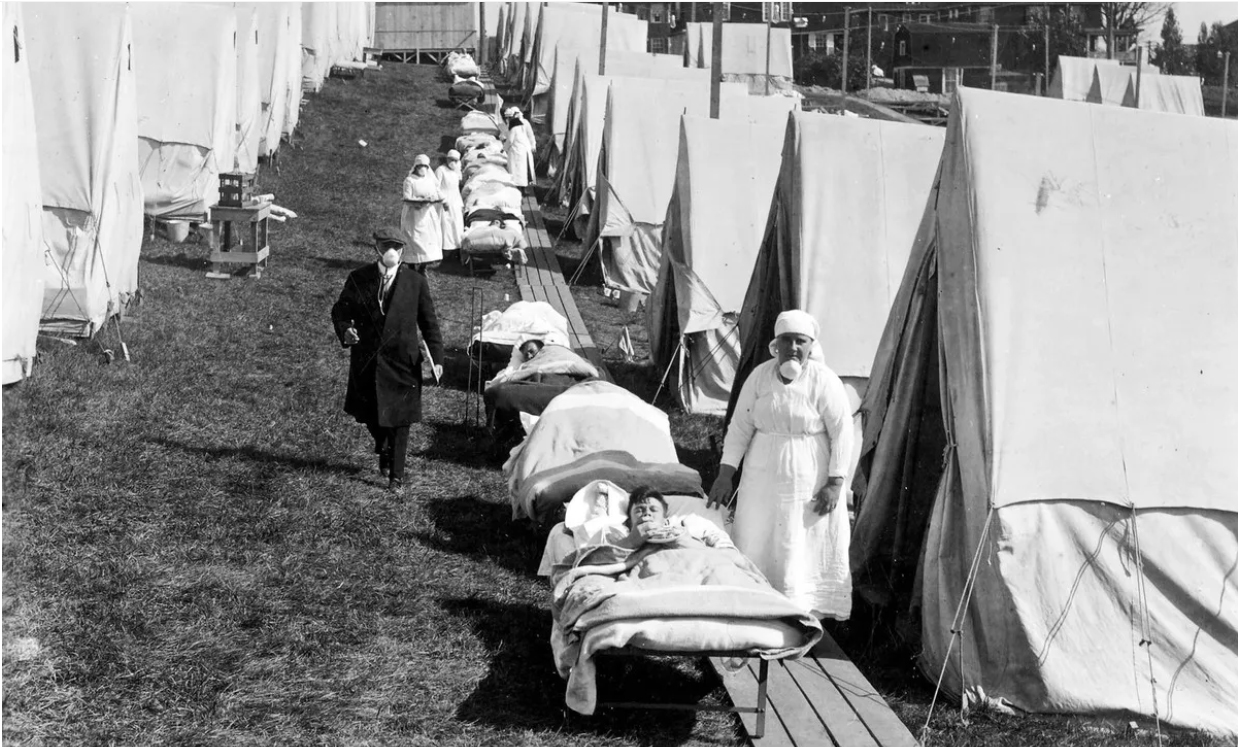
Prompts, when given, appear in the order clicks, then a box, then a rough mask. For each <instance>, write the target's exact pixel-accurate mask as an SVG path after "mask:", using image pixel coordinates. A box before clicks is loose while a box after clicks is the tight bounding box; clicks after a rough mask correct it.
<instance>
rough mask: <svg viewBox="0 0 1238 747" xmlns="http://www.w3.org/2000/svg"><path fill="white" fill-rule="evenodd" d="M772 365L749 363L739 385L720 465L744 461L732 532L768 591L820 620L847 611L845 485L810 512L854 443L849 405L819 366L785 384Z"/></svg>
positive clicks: (841, 471)
mask: <svg viewBox="0 0 1238 747" xmlns="http://www.w3.org/2000/svg"><path fill="white" fill-rule="evenodd" d="M776 365H777V361H776V360H769V361H766V362H765V363H762V364H761V365H759V366H757V367H756V368H755V369H754V370H753V372H752V375H751V376H749V377H748V380H747V381H745V382H744V386H743V388H742V389H741V390H740V395H739V400H738V402H737V403H736V408H735V414H734V416H733V417H732V420H731V425H730V427H729V429H728V430H727V435H726V442H725V447H724V449H723V453H722V463H723V464H729V465H731V466H738V465H739V464H740V462H741V461H742V462H743V467H744V470H743V477H742V479H741V480H740V483H739V496H738V504H737V506H736V509H735V524H734V527H733V529H732V538H733V539H734V541H735V546H736V547H738V548H739V550H740V551H741V552H742V553H744V555H746V556H748V558H749V559H750V560H752V562H753V563H755V564H756V566H757V567H758V568H760V569H761V571H762V572H763V573H764V574H765V577H766V578H768V579H769V582H770V583H771V584H773V586H774V588H776V589H778V590H779V591H781V592H782V593H783V594H786V595H787V597H789V598H790V599H791V600H792V601H794V602H796V603H797V604H799V605H800V606H801V607H803V608H804V609H805V610H807V611H810V612H812V613H813V614H815V615H818V616H826V617H833V618H836V619H839V620H846V619H848V618H849V617H850V616H851V567H850V563H849V560H848V553H849V551H850V546H851V541H850V538H851V532H850V525H849V522H848V520H847V496H846V486H847V485H849V484H850V480H845V482H844V488H843V491H842V493H843V495H841V497H840V499H839V501H838V505H837V506H836V507H835V508H834V510H833V511H831V512H830V513H828V514H826V515H825V516H818V515H817V513H816V512H815V511H813V496H814V495H816V493H817V491H818V490H819V489H820V488H821V486H823V485H824V484H825V482H826V479H827V478H828V477H830V476H839V477H844V478H845V477H846V476H847V475H846V471H847V468H848V466H849V465H850V463H851V450H852V448H853V442H854V438H855V436H854V431H853V428H852V420H851V412H850V409H851V407H850V402H849V400H848V398H847V392H846V390H845V389H844V388H843V383H842V380H841V379H839V378H838V376H837V375H835V374H834V372H833V371H831V370H830V369H829V368H828V367H827V366H825V364H823V363H820V362H818V361H812V360H810V361H808V362H807V363H805V365H804V370H803V373H801V374H800V376H799V378H798V379H796V380H795V381H794V382H792V383H790V384H784V383H783V382H782V379H781V378H780V377H779V376H778V371H777V368H776Z"/></svg>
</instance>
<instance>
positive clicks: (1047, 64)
mask: <svg viewBox="0 0 1238 747" xmlns="http://www.w3.org/2000/svg"><path fill="white" fill-rule="evenodd" d="M1050 18H1051V16H1050V15H1049V4H1048V3H1045V87H1044V89H1043V90H1044V92H1045V95H1046V96H1048V95H1049V76H1050V75H1051V74H1052V73H1053V71H1052V70H1050V69H1049V68H1050V66H1051V65H1052V64H1053V62H1052V60H1051V58H1050V57H1049V19H1050Z"/></svg>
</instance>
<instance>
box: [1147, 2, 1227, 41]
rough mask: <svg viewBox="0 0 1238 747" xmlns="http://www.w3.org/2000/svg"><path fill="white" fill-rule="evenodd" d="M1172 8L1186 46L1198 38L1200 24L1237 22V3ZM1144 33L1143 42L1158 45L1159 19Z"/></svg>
mask: <svg viewBox="0 0 1238 747" xmlns="http://www.w3.org/2000/svg"><path fill="white" fill-rule="evenodd" d="M1173 6H1174V15H1175V16H1177V18H1178V27H1179V28H1181V29H1182V41H1183V42H1184V43H1186V44H1194V43H1195V40H1196V37H1198V36H1199V24H1201V23H1206V24H1208V25H1209V26H1211V25H1212V22H1213V21H1220V22H1221V23H1230V22H1232V21H1238V2H1220V3H1212V2H1190V3H1174V4H1173ZM1144 33H1145V36H1144V37H1143V41H1150V42H1152V43H1153V44H1160V42H1161V21H1160V19H1157V21H1156V23H1154V24H1152V25H1151V26H1150V27H1149V28H1148V29H1147V31H1145V32H1144Z"/></svg>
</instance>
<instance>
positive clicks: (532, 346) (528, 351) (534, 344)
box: [520, 340, 542, 361]
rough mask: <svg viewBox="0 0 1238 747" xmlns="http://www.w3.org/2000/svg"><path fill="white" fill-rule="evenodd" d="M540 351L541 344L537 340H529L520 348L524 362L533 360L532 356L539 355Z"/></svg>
mask: <svg viewBox="0 0 1238 747" xmlns="http://www.w3.org/2000/svg"><path fill="white" fill-rule="evenodd" d="M541 350H542V344H541V343H540V342H538V341H537V340H529V341H528V342H526V343H525V344H523V345H521V346H520V354H521V355H523V356H524V359H525V360H526V361H529V360H533V356H535V355H537V354H538V353H540V352H541Z"/></svg>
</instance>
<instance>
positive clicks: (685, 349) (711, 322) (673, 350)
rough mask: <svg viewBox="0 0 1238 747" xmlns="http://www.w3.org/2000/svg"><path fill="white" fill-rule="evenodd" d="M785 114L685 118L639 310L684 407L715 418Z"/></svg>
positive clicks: (731, 374) (732, 359)
mask: <svg viewBox="0 0 1238 747" xmlns="http://www.w3.org/2000/svg"><path fill="white" fill-rule="evenodd" d="M786 129H787V127H786V115H785V114H784V115H783V116H782V117H778V116H770V117H766V118H765V121H764V122H762V123H760V124H752V123H749V122H746V121H743V120H740V119H736V120H730V119H728V120H722V119H709V118H708V117H699V116H684V117H682V118H681V122H680V132H679V160H678V162H677V163H676V166H675V184H674V191H673V192H672V193H671V199H670V205H669V206H668V208H667V211H666V223H665V225H664V226H663V231H662V264H661V267H660V268H659V270H658V282H657V286H656V287H655V289H654V292H653V293H652V294H651V295H650V298H649V305H648V307H647V310H648V315H647V327H648V331H649V347H650V349H651V350H652V353H653V359H654V362H655V363H656V364H657V366H658V367H659V370H661V368H663V367H665V366H668V365H670V364H671V363H672V362H673V361H674V359H675V358H676V356H678V358H679V360H678V368H679V381H678V384H677V385H676V386H675V387H674V389H675V391H676V392H677V394H678V398H679V401H680V403H681V404H682V406H683V408H684V409H685V410H687V411H688V412H696V413H705V414H710V415H723V414H725V413H726V404H727V399H728V398H729V397H730V393H731V383H732V382H733V381H734V379H735V367H736V365H737V364H738V362H739V351H740V339H739V330H738V327H737V324H738V319H739V311H740V308H741V307H742V306H743V303H744V294H745V292H746V291H747V289H748V278H749V277H751V276H752V265H753V262H754V261H755V260H756V256H757V252H758V251H759V250H760V248H761V237H762V234H763V233H764V231H765V223H766V220H767V219H768V217H769V207H770V201H771V200H772V198H773V195H774V185H775V183H776V182H777V180H778V172H779V169H780V165H781V162H782V139H783V135H784V133H785V132H786Z"/></svg>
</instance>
